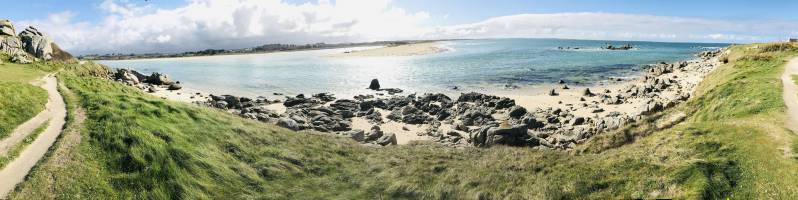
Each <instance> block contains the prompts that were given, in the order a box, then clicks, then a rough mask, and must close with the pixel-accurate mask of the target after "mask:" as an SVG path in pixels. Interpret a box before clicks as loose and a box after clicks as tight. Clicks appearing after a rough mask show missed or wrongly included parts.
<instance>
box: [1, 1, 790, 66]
mask: <svg viewBox="0 0 798 200" xmlns="http://www.w3.org/2000/svg"><path fill="white" fill-rule="evenodd" d="M6 1H7V2H4V4H5V6H3V7H2V8H0V13H3V15H4V16H3V17H5V18H9V19H11V20H12V21H14V22H17V24H18V26H25V25H36V26H39V27H40V29H42V30H44V31H45V32H48V33H49V34H50V35H51V37H53V38H54V39H55V40H56V41H57V42H59V44H61V43H64V44H63V45H61V46H64V47H65V48H67V49H68V50H73V51H77V52H79V53H92V52H95V53H104V52H151V51H158V50H162V51H182V50H197V49H203V48H241V47H247V46H253V45H252V44H253V43H255V44H258V43H271V42H284V43H305V42H348V41H370V40H389V39H416V38H420V39H437V38H496V37H557V38H576V39H617V40H652V41H675V42H757V41H769V40H780V39H783V38H786V37H795V36H796V35H798V28H797V27H798V1H795V0H792V1H786V0H784V1H775V0H771V1H742V0H727V1H721V0H703V1H685V0H671V1H664V0H661V1H655V0H605V1H598V0H593V1H588V0H494V1H484V0H481V1H480V0H393V1H391V0H312V1H308V0H283V1H280V0H149V1H144V0H71V1H63V0H39V1H34V2H30V1H21V0H18V1H8V0H6ZM206 15H207V16H206ZM208 16H212V17H208ZM148 24H154V25H155V26H148ZM169 28H173V30H169ZM18 29H20V30H21V28H18ZM18 31H19V30H18ZM208 32H212V33H208ZM177 34H179V35H177ZM98 43H103V44H102V45H100V44H98ZM87 45H92V46H91V47H86V46H87Z"/></svg>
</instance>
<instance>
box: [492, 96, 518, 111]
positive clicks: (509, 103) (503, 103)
mask: <svg viewBox="0 0 798 200" xmlns="http://www.w3.org/2000/svg"><path fill="white" fill-rule="evenodd" d="M494 106H495V107H496V109H505V108H510V107H513V106H515V100H513V99H510V98H507V97H504V98H501V99H499V100H498V101H496V103H494Z"/></svg>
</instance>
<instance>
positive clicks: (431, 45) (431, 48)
mask: <svg viewBox="0 0 798 200" xmlns="http://www.w3.org/2000/svg"><path fill="white" fill-rule="evenodd" d="M448 50H449V49H448V48H446V47H444V46H443V45H442V44H441V43H439V42H421V43H413V44H404V45H397V46H386V47H382V48H375V49H366V50H359V51H348V52H341V53H337V54H333V55H329V56H328V57H332V58H347V57H388V56H419V55H427V54H435V53H440V52H444V51H448Z"/></svg>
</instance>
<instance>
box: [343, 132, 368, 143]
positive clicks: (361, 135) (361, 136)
mask: <svg viewBox="0 0 798 200" xmlns="http://www.w3.org/2000/svg"><path fill="white" fill-rule="evenodd" d="M344 135H346V136H349V137H350V138H352V139H353V140H355V141H358V142H363V141H365V140H366V135H365V131H363V130H360V129H357V130H351V131H347V132H344Z"/></svg>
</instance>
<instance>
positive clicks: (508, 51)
mask: <svg viewBox="0 0 798 200" xmlns="http://www.w3.org/2000/svg"><path fill="white" fill-rule="evenodd" d="M606 43H612V44H616V45H621V44H626V43H630V44H632V45H634V46H635V47H637V48H636V49H634V50H629V51H609V50H601V49H600V47H601V46H603V45H604V44H606ZM440 44H441V45H443V46H445V47H447V48H450V49H451V50H450V51H447V52H443V53H438V54H432V55H424V56H409V57H365V58H364V57H361V58H340V57H339V58H335V57H330V56H329V55H331V54H335V53H339V52H343V51H347V50H351V49H331V50H315V51H301V52H282V53H271V54H251V55H230V56H210V57H190V58H170V59H151V60H123V61H100V63H103V64H106V65H109V66H111V67H114V68H131V69H135V70H137V71H140V72H143V73H150V72H162V73H167V74H169V75H170V76H171V77H172V78H173V79H175V80H179V81H181V82H182V83H183V84H184V85H185V86H186V87H190V88H193V89H199V90H203V91H208V92H211V93H214V94H234V95H245V96H253V97H254V96H269V95H270V94H272V93H275V92H277V93H284V94H286V95H293V94H298V93H305V94H311V93H319V92H331V93H334V94H336V95H338V96H339V97H348V96H351V95H354V94H363V93H367V92H368V91H367V90H365V88H366V87H367V86H368V84H369V82H370V80H371V79H373V78H378V79H379V80H380V83H381V85H382V86H383V87H395V88H401V89H404V90H405V91H407V92H444V93H455V92H460V91H469V90H490V89H492V88H501V87H503V86H504V85H506V84H512V85H518V86H527V85H536V84H548V83H552V82H556V81H557V80H560V79H564V80H567V81H571V82H575V81H578V82H580V83H582V84H591V83H595V82H597V81H601V80H606V79H608V77H626V76H631V75H634V74H636V73H638V72H639V69H640V67H641V66H642V65H644V64H651V63H657V62H672V61H678V60H686V59H690V58H692V57H694V54H695V53H697V52H699V51H703V50H707V49H711V48H718V47H724V46H726V44H706V43H660V42H617V41H587V40H560V39H489V40H459V41H446V42H441V43H440ZM558 47H580V49H578V50H575V49H558ZM372 48H373V47H372ZM455 86H457V87H458V88H460V89H461V90H460V91H454V90H452V89H451V88H452V87H455Z"/></svg>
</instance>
